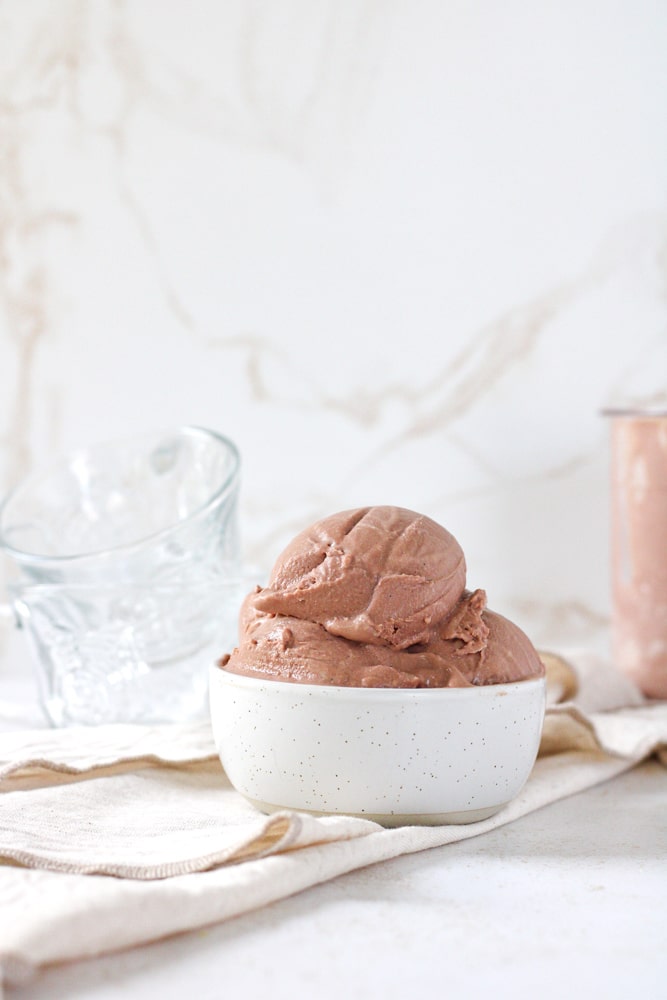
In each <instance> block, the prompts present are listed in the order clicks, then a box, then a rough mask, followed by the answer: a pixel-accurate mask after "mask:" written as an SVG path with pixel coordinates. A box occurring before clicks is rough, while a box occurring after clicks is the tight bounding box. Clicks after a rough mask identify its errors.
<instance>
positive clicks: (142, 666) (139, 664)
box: [0, 427, 246, 725]
mask: <svg viewBox="0 0 667 1000" xmlns="http://www.w3.org/2000/svg"><path fill="white" fill-rule="evenodd" d="M239 466H240V461H239V454H238V451H237V448H236V446H235V445H234V444H233V443H232V442H231V441H229V440H228V439H227V438H224V437H222V436H221V435H220V434H217V433H215V432H213V431H210V430H205V429H202V428H197V427H184V428H180V429H176V430H170V431H165V432H159V433H150V434H141V435H137V436H135V437H131V438H127V439H124V440H120V441H115V442H110V443H108V444H103V445H98V446H95V447H92V448H90V449H87V450H83V451H79V452H76V453H74V454H73V455H71V456H69V457H68V458H65V459H64V460H62V461H60V462H58V463H56V464H55V465H53V466H52V467H51V468H48V469H46V470H44V471H43V472H38V473H36V474H35V475H33V476H31V477H30V478H29V479H27V480H26V481H25V482H23V483H22V484H20V485H19V486H18V487H17V488H16V489H15V490H14V491H13V492H12V493H10V494H9V496H8V497H7V498H6V499H5V501H4V503H3V504H2V507H0V546H1V547H2V548H3V549H4V551H5V552H6V553H7V554H8V555H9V556H11V557H12V558H13V560H14V561H15V563H16V565H17V567H18V570H19V577H18V580H17V582H16V584H14V585H13V586H12V587H11V588H10V596H11V598H12V602H13V607H14V611H15V615H16V618H17V621H18V623H19V624H20V625H21V626H22V627H23V628H24V629H25V631H26V634H27V637H28V640H29V642H30V645H31V647H32V649H33V651H34V654H35V663H36V666H37V676H38V686H39V691H40V699H41V702H42V705H43V706H44V708H45V710H46V712H47V714H48V716H49V718H50V720H51V721H52V722H53V723H54V724H55V725H71V724H97V723H102V722H166V721H176V720H182V719H187V718H193V717H197V716H198V715H200V714H203V713H204V712H205V707H206V683H207V671H208V665H209V664H210V662H211V661H212V659H214V658H215V656H216V655H219V653H220V652H222V651H224V649H225V647H226V645H229V646H231V645H233V644H234V642H235V628H236V615H237V612H238V607H239V603H240V599H241V596H242V593H243V592H244V588H245V586H246V583H245V582H244V581H242V580H241V577H240V566H239V533H238V518H237V501H238V492H239V471H240V470H239Z"/></svg>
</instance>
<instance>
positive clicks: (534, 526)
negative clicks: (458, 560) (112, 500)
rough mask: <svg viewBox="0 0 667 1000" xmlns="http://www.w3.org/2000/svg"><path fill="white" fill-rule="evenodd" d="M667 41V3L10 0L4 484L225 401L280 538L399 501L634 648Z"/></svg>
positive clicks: (599, 631) (4, 104)
mask: <svg viewBox="0 0 667 1000" xmlns="http://www.w3.org/2000/svg"><path fill="white" fill-rule="evenodd" d="M666 51H667V5H666V4H665V3H664V0H655V2H652V0H553V2H552V0H542V2H540V3H534V2H531V0H503V2H502V3H501V2H496V0H440V2H436V0H412V2H409V0H386V2H382V0H274V2H268V0H187V2H186V0H126V2H122V0H0V264H1V268H0V490H1V492H3V493H4V492H5V491H6V489H8V488H9V487H10V486H11V485H12V484H14V483H15V482H16V481H17V480H18V479H20V478H21V477H22V476H23V475H24V474H25V473H26V472H28V471H29V470H31V469H33V468H35V467H36V466H38V465H39V464H41V463H42V462H43V461H44V460H45V459H47V458H50V457H51V456H53V455H54V454H56V453H59V452H62V451H65V450H67V449H69V448H71V447H74V446H78V445H81V444H85V443H90V442H94V441H97V440H99V439H105V438H109V437H113V436H115V435H117V434H124V433H126V432H133V431H135V430H139V429H144V428H153V427H160V426H167V425H172V424H178V423H194V424H201V425H207V426H210V427H213V428H216V429H218V430H220V431H222V432H224V433H226V434H228V435H229V436H231V437H232V438H234V439H235V440H236V441H237V443H238V444H239V446H240V448H241V451H242V454H243V460H244V478H243V495H242V529H243V537H244V547H245V553H246V558H247V559H248V561H252V562H253V563H257V564H259V565H261V566H265V567H268V566H269V565H270V563H271V562H272V561H273V558H274V556H275V555H276V554H277V552H278V550H279V549H280V548H281V547H282V545H283V544H284V543H285V542H286V541H287V539H288V538H289V537H290V536H291V535H292V534H293V532H294V531H295V530H297V529H299V528H301V527H303V526H305V524H307V523H308V522H309V521H311V520H312V519H314V518H316V517H318V516H320V515H323V514H325V513H329V512H331V511H333V510H335V509H339V508H345V507H349V506H354V505H357V504H369V503H393V504H400V505H404V506H408V507H413V508H416V509H418V510H421V511H423V512H424V513H427V514H429V515H430V516H432V517H434V518H436V519H437V520H439V521H441V522H442V523H443V524H445V525H446V526H447V527H448V528H449V529H450V530H451V531H452V532H453V533H454V534H455V535H456V536H457V537H458V538H459V541H460V542H461V543H462V545H463V546H464V549H465V551H466V553H467V560H468V567H469V582H470V584H471V585H472V586H484V587H485V588H486V589H487V591H488V594H489V602H490V604H491V606H492V607H494V608H495V609H497V610H498V611H501V612H503V613H505V614H508V615H510V616H512V617H514V618H515V619H516V620H517V621H518V622H519V623H520V624H521V625H522V626H523V627H524V628H525V629H526V630H528V631H529V632H530V633H531V635H532V636H533V638H534V639H535V641H536V642H538V643H540V644H551V645H563V644H567V643H570V642H584V641H589V640H590V641H597V640H598V639H600V638H601V639H602V641H605V636H606V632H607V624H608V614H609V585H608V545H607V539H608V445H607V427H606V424H605V421H604V419H603V418H602V417H601V416H600V413H599V411H600V408H601V407H603V406H605V405H609V404H620V403H628V402H632V403H654V404H655V403H658V404H660V403H662V404H664V403H665V402H667V324H666V319H667V199H666V193H667V190H666V189H667V129H666V128H665V122H666V121H667V60H666V59H665V52H666ZM2 572H3V573H4V574H5V575H6V573H7V572H8V571H7V568H6V567H3V570H2ZM5 638H6V636H5ZM7 662H8V661H7V656H5V659H4V666H5V667H7Z"/></svg>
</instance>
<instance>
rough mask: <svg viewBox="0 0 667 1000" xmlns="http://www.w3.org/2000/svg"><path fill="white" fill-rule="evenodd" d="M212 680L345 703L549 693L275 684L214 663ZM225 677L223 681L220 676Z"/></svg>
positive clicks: (480, 687)
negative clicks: (292, 692) (336, 699)
mask: <svg viewBox="0 0 667 1000" xmlns="http://www.w3.org/2000/svg"><path fill="white" fill-rule="evenodd" d="M209 670H210V678H211V679H212V678H216V683H221V684H224V685H225V686H229V687H237V688H244V689H247V690H250V691H252V690H255V691H256V692H260V691H262V690H266V691H269V692H275V693H280V694H287V693H288V692H289V691H294V692H297V691H298V692H299V693H300V694H301V696H302V697H303V698H306V697H310V698H313V697H315V698H318V697H319V698H334V699H335V698H338V699H339V700H342V701H346V700H347V701H352V700H355V699H356V700H360V701H372V700H376V701H396V700H398V699H399V698H400V697H406V696H407V697H409V698H410V699H417V700H418V699H422V698H428V699H429V700H431V701H432V700H433V699H434V698H441V699H443V700H452V699H460V700H465V699H471V698H472V699H479V698H491V697H507V696H510V695H511V694H518V693H519V692H520V691H526V690H529V689H532V688H534V689H536V690H541V689H543V690H545V691H546V676H545V675H544V674H543V675H542V676H540V677H526V678H524V679H523V680H519V681H508V682H505V683H502V684H471V685H470V686H469V687H431V688H427V687H421V688H382V687H352V686H348V685H345V686H343V685H339V684H302V683H300V682H299V681H284V680H274V679H272V678H264V677H249V676H248V675H247V674H237V673H234V672H233V671H231V670H225V668H224V667H221V666H220V665H219V664H218V663H212V664H211V666H210V668H209ZM218 674H220V675H222V676H221V677H220V678H218V677H217V675H218ZM210 691H211V694H213V683H211V684H210Z"/></svg>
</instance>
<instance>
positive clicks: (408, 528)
mask: <svg viewBox="0 0 667 1000" xmlns="http://www.w3.org/2000/svg"><path fill="white" fill-rule="evenodd" d="M219 665H220V667H222V668H223V669H225V670H228V671H231V672H233V673H237V674H244V675H247V676H251V677H258V678H263V679H265V680H281V681H290V682H293V683H301V684H320V685H322V684H324V685H336V686H342V687H383V688H429V687H430V688H436V687H437V688H442V687H470V686H472V685H482V684H504V683H509V682H512V681H520V680H527V679H529V678H534V677H541V676H543V674H544V666H543V664H542V661H541V660H540V658H539V656H538V655H537V652H536V651H535V649H534V647H533V645H532V643H531V642H530V640H529V639H528V637H527V636H526V635H525V634H524V633H523V632H522V631H521V629H519V628H518V627H517V626H516V625H514V624H513V623H512V622H511V621H509V620H508V619H507V618H503V617H502V616H501V615H499V614H496V613H495V612H493V611H490V610H489V609H488V608H487V606H486V594H485V592H484V591H483V590H475V591H472V592H471V591H469V590H467V589H466V562H465V557H464V554H463V551H462V549H461V547H460V545H459V544H458V542H457V541H456V539H455V538H454V536H453V535H451V534H450V533H449V532H448V531H447V530H446V529H445V528H443V527H441V526H440V525H439V524H437V523H436V522H435V521H433V520H431V519H430V518H428V517H425V516H423V515H421V514H417V513H415V512H414V511H410V510H405V509H403V508H401V507H389V506H386V507H361V508H357V509H355V510H347V511H342V512H340V513H337V514H333V515H331V516H330V517H326V518H324V519H323V520H321V521H317V522H316V523H315V524H313V525H311V526H310V527H309V528H307V529H306V530H305V531H302V532H301V533H300V534H298V535H297V536H296V537H295V538H294V539H293V541H292V542H290V544H289V545H288V546H287V548H286V549H285V550H284V551H283V552H282V554H281V555H280V556H279V557H278V559H277V561H276V563H275V565H274V567H273V570H272V572H271V575H270V578H269V583H268V586H266V587H259V586H258V587H256V589H255V590H254V591H253V592H252V593H250V594H249V595H248V596H247V597H246V599H245V601H244V602H243V605H242V608H241V612H240V616H239V645H238V646H237V648H235V649H234V650H233V652H232V653H231V655H225V656H223V657H222V659H221V660H220V661H219Z"/></svg>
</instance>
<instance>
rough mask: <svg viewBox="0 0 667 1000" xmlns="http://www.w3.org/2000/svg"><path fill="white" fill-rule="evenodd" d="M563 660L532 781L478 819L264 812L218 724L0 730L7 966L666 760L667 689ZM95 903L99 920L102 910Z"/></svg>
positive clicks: (228, 904)
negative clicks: (225, 766)
mask: <svg viewBox="0 0 667 1000" xmlns="http://www.w3.org/2000/svg"><path fill="white" fill-rule="evenodd" d="M572 660H573V662H576V664H577V666H576V669H574V668H572V667H569V668H568V669H570V670H571V671H572V676H571V677H570V678H569V679H568V678H567V677H565V676H564V674H563V663H565V664H566V665H567V663H566V661H561V662H560V667H559V671H560V674H559V690H560V692H561V695H560V696H561V697H562V696H563V693H565V696H567V694H568V693H571V694H573V695H574V697H573V698H572V699H571V700H569V701H560V702H558V701H556V703H553V702H554V699H553V698H552V704H550V706H549V708H548V710H547V716H546V719H545V724H544V731H543V738H542V744H541V748H540V755H539V758H538V760H537V762H536V764H535V767H534V769H533V773H532V774H531V777H530V778H529V780H528V782H527V784H526V785H525V787H524V789H523V790H522V792H521V793H520V794H519V795H518V796H517V797H516V798H515V799H514V800H513V801H512V802H510V803H509V805H508V806H506V807H505V808H504V809H503V810H501V812H499V813H497V814H496V815H495V816H492V817H490V818H489V819H487V820H484V821H482V822H479V823H474V824H469V825H467V826H441V827H400V828H397V829H391V830H386V829H383V828H382V827H380V826H378V825H377V824H376V823H374V822H372V821H370V820H365V819H358V818H354V817H347V816H309V815H305V814H301V813H296V812H290V811H284V812H280V813H275V814H273V815H272V816H263V815H262V814H260V813H258V812H257V810H255V809H254V808H253V807H252V806H251V805H249V804H248V803H247V802H245V801H244V800H243V799H242V798H241V797H240V796H239V795H238V794H237V793H236V792H235V791H234V789H233V788H232V787H231V785H230V783H229V781H228V780H227V778H226V776H225V774H224V772H223V770H222V767H221V765H220V763H219V761H218V760H217V757H215V755H214V750H213V743H212V737H211V732H210V728H209V727H208V726H206V725H197V726H193V727H187V726H183V727H173V726H166V727H127V726H123V727H101V728H100V729H99V730H94V729H86V730H60V731H55V732H54V731H44V732H43V733H40V732H38V731H33V732H32V733H24V734H16V733H14V734H11V735H7V736H4V737H0V857H2V858H3V859H4V864H0V969H1V970H2V974H3V975H4V977H5V979H6V980H8V981H18V980H19V979H20V978H21V976H23V975H26V974H28V973H29V972H30V970H32V969H34V968H38V967H39V966H40V965H42V964H45V963H49V962H54V961H61V960H65V959H74V958H78V957H84V956H91V955H95V954H99V953H101V952H109V951H114V950H118V949H121V948H125V947H129V946H132V945H137V944H142V943H146V942H149V941H153V940H156V939H158V938H160V937H163V936H165V935H168V934H174V933H178V932H181V931H186V930H189V929H193V928H196V927H201V926H203V925H205V924H210V923H212V922H216V921H219V920H224V919H226V918H227V917H230V916H233V915H237V914H240V913H245V912H247V911H248V910H251V909H253V908H256V907H259V906H263V905H265V904H266V903H269V902H272V901H275V900H277V899H280V898H283V897H285V896H288V895H291V894H293V893H295V892H299V891H300V890H301V889H304V888H306V887H308V886H312V885H316V884H318V883H319V882H322V881H325V880H327V879H330V878H333V877H335V876H336V875H339V874H342V873H344V872H349V871H352V870H354V869H356V868H360V867H363V866H364V865H367V864H371V863H374V862H377V861H382V860H385V859H388V858H392V857H397V856H399V855H401V854H406V853H409V852H412V851H420V850H424V849H427V848H430V847H437V846H443V845H445V844H449V843H453V842H456V841H459V840H463V839H466V838H468V837H474V836H480V835H482V834H484V833H485V832H487V831H489V830H493V829H495V828H497V827H499V826H501V825H503V824H506V823H510V822H513V821H514V820H516V819H518V818H520V817H521V816H524V815H526V814H528V813H530V812H532V811H534V810H536V809H539V808H541V807H543V806H545V805H548V804H549V803H551V802H555V801H557V800H558V799H561V798H564V797H565V796H568V795H572V794H575V793H577V792H581V791H584V790H585V789H587V788H591V787H593V786H594V785H596V784H598V783H600V782H602V781H606V780H609V779H610V778H613V777H614V776H616V775H619V774H621V773H623V772H624V771H627V770H628V769H630V768H632V767H633V766H635V765H636V764H637V763H638V762H639V761H641V760H644V759H646V757H648V756H650V755H651V754H657V755H658V756H659V758H660V759H661V760H662V761H663V762H667V753H666V750H665V748H667V702H653V703H651V702H647V701H646V700H645V699H643V698H642V697H641V695H640V694H639V693H638V692H637V691H636V690H634V689H628V686H627V681H626V680H625V679H624V678H619V677H618V676H617V675H615V674H614V673H613V671H611V670H610V669H609V668H608V667H607V666H606V665H605V664H604V663H602V662H600V661H598V660H595V659H593V658H590V657H584V656H580V657H578V658H575V657H573V658H572ZM91 910H94V912H95V920H94V921H93V920H91V919H90V913H91Z"/></svg>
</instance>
